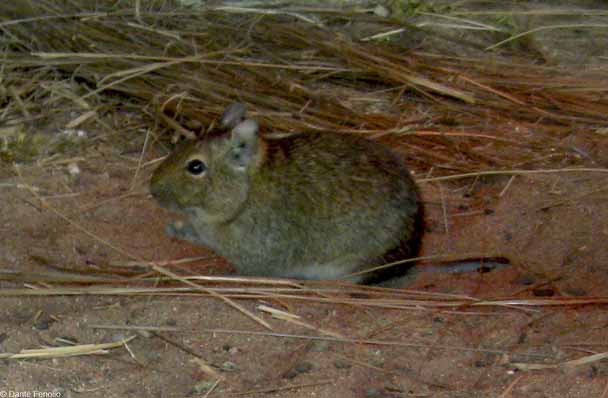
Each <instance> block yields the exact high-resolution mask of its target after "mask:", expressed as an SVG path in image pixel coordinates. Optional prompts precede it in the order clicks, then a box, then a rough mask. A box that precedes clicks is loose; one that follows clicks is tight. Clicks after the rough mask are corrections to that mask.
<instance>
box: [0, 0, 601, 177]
mask: <svg viewBox="0 0 608 398" xmlns="http://www.w3.org/2000/svg"><path fill="white" fill-rule="evenodd" d="M85 3H86V2H78V1H70V2H65V4H63V5H62V6H57V5H55V2H53V1H49V0H42V1H38V2H36V3H30V2H25V1H16V2H4V3H3V4H2V5H0V15H7V16H11V18H10V20H5V21H4V22H2V23H0V29H1V30H2V32H4V34H5V36H6V37H8V38H10V45H8V46H6V47H5V48H4V52H3V54H2V56H3V58H4V71H5V73H7V74H8V76H12V77H13V79H14V80H11V79H9V80H8V81H7V85H10V86H13V87H14V88H15V95H14V97H15V98H18V99H22V100H23V101H22V102H23V103H24V104H22V105H19V103H18V101H16V102H15V104H14V105H13V106H12V108H11V109H7V110H6V112H9V113H8V114H11V115H13V117H14V119H19V118H22V119H28V120H29V119H31V118H32V117H33V116H31V115H29V113H31V112H29V109H28V105H27V102H28V101H27V100H28V99H31V98H32V97H36V96H39V95H40V93H39V90H40V87H37V84H36V83H37V80H36V79H39V80H40V81H43V80H45V79H58V78H65V77H69V78H70V79H72V80H76V81H78V82H81V89H82V88H84V89H85V92H83V93H79V95H77V96H74V97H73V98H71V101H73V102H74V103H79V104H81V106H83V107H86V106H87V105H86V104H88V102H89V101H90V100H91V99H92V98H93V97H97V96H100V95H103V96H106V97H107V96H110V98H111V96H112V95H113V93H120V94H121V95H122V97H121V98H120V100H121V103H122V104H123V106H124V104H125V103H132V104H133V105H134V106H135V107H136V108H137V107H139V109H140V110H141V111H143V112H145V113H147V114H148V115H149V116H150V117H152V118H154V119H155V120H156V121H157V122H158V123H160V124H162V125H165V126H167V127H169V128H171V130H174V129H178V130H181V131H184V132H187V131H188V130H200V126H207V125H209V124H210V123H211V122H212V121H213V120H214V119H215V118H216V117H217V116H218V115H219V114H220V112H221V111H222V109H223V108H224V107H225V105H226V104H228V103H230V102H233V101H235V100H239V101H243V102H245V103H247V104H248V106H249V107H250V108H251V109H252V114H253V115H254V116H255V117H257V118H258V119H261V120H262V124H263V125H264V126H266V127H267V128H268V129H272V130H274V131H291V130H305V129H317V130H326V129H330V130H338V131H342V132H348V133H356V134H368V135H370V136H375V137H376V136H378V137H379V136H382V137H384V139H386V140H389V141H391V142H392V143H393V144H394V145H395V146H398V147H400V148H402V149H403V150H404V151H406V152H407V155H408V157H409V161H410V163H413V165H415V166H417V167H418V168H422V169H429V168H433V170H432V171H433V174H436V175H446V174H451V173H453V172H472V171H478V170H480V169H481V170H488V169H492V170H495V169H509V168H515V167H516V166H518V165H522V164H525V165H527V166H529V167H531V168H536V167H541V166H546V165H547V164H548V162H561V163H562V164H564V163H565V164H568V165H581V164H585V163H588V159H585V157H584V156H581V155H580V154H578V153H576V151H574V150H573V149H572V148H571V146H569V145H567V143H566V139H567V137H569V136H571V135H572V134H576V133H581V132H583V133H584V132H586V133H588V134H592V133H593V131H595V130H597V129H598V128H599V127H600V126H602V125H604V124H605V115H606V114H608V99H607V97H606V95H605V93H606V91H607V90H608V83H607V82H606V79H605V78H604V77H603V76H604V75H603V74H602V73H599V72H595V73H592V72H589V73H587V74H582V73H581V74H580V75H578V76H577V75H573V74H571V73H568V74H567V73H564V71H563V70H561V69H560V68H557V67H547V66H539V65H535V64H533V63H531V62H528V61H524V60H518V59H513V58H506V57H502V56H501V55H500V54H494V55H492V56H487V55H482V54H480V56H479V57H478V58H475V59H472V58H461V57H456V56H449V55H446V54H433V53H431V52H428V51H422V50H421V51H415V50H410V49H406V48H403V47H402V46H400V45H398V44H390V43H389V44H378V43H364V42H357V41H354V40H352V39H349V38H348V37H347V36H346V35H344V34H342V33H340V32H338V31H336V30H332V29H331V28H329V27H328V26H330V23H332V22H333V23H334V25H338V24H339V23H344V21H346V20H348V21H350V22H352V23H353V24H355V23H367V24H377V25H378V26H379V27H383V28H384V29H386V28H387V27H390V25H391V22H390V21H388V20H386V19H380V18H377V17H375V16H373V15H370V14H366V13H361V12H359V13H352V14H349V15H345V14H341V15H340V14H337V13H334V14H332V13H328V12H327V11H326V12H325V14H321V15H324V16H325V18H326V19H325V20H324V23H315V21H319V18H318V17H315V18H312V19H311V18H306V17H304V15H310V14H302V13H297V12H295V11H293V12H287V11H286V12H277V11H276V10H275V11H273V12H263V11H261V10H252V9H238V10H233V9H229V8H226V7H223V8H222V7H217V8H206V9H203V10H201V11H200V12H192V11H185V10H183V9H182V10H180V9H178V8H176V7H175V6H172V5H171V3H170V2H159V1H155V2H147V3H146V7H145V9H143V8H141V9H140V8H136V7H134V4H131V6H127V4H128V3H130V2H121V3H120V4H121V8H112V7H111V6H110V5H109V4H110V3H109V2H108V3H104V2H98V3H100V5H98V8H97V9H96V10H94V11H92V10H91V9H90V8H87V7H85V6H84V5H83V4H85ZM104 4H106V5H105V6H104ZM328 15H329V16H328ZM24 71H27V75H28V76H31V77H32V79H31V80H27V81H23V80H21V79H19V78H18V76H19V74H23V73H24ZM58 71H59V72H60V74H57V72H58ZM11 111H12V112H11ZM17 115H19V116H17ZM28 115H29V116H28ZM14 122H16V120H15V121H14Z"/></svg>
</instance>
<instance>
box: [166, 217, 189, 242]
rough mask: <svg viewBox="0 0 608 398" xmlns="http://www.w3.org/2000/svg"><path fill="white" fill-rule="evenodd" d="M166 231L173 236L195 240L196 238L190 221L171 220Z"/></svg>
mask: <svg viewBox="0 0 608 398" xmlns="http://www.w3.org/2000/svg"><path fill="white" fill-rule="evenodd" d="M165 232H166V233H167V235H169V236H170V237H172V238H178V239H183V240H189V241H193V240H196V233H195V232H194V228H192V226H191V225H190V224H189V223H184V222H183V221H179V220H178V221H171V222H170V223H168V224H167V226H166V227H165Z"/></svg>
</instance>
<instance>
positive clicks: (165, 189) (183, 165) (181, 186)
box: [150, 119, 263, 222]
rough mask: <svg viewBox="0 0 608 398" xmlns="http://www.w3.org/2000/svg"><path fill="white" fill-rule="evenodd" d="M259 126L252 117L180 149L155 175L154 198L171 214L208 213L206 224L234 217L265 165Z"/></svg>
mask: <svg viewBox="0 0 608 398" xmlns="http://www.w3.org/2000/svg"><path fill="white" fill-rule="evenodd" d="M258 130H259V128H258V124H257V123H256V122H255V121H253V120H250V119H247V120H244V121H242V122H240V123H239V124H237V125H236V126H234V128H233V129H232V131H231V132H230V133H224V134H221V135H210V136H208V137H203V138H202V139H200V140H197V141H192V142H188V143H185V144H183V145H182V146H180V147H178V148H177V149H176V150H175V151H174V152H173V153H172V154H171V155H169V157H168V158H167V159H165V161H164V162H163V163H161V165H160V166H159V167H158V168H157V169H156V170H155V171H154V174H153V175H152V180H151V183H150V191H151V193H152V196H154V198H155V199H156V200H157V201H158V202H159V203H160V205H161V206H163V207H166V208H168V209H170V210H174V211H181V212H189V211H190V210H193V209H196V210H198V211H197V214H204V215H205V217H206V218H207V219H206V220H201V221H205V222H225V221H228V220H230V219H231V218H233V217H235V216H236V215H237V214H238V211H239V210H240V209H241V208H242V206H243V204H244V203H245V201H246V200H247V194H248V192H249V182H250V178H249V176H250V175H251V174H252V173H254V172H255V171H256V169H257V167H258V165H259V164H260V163H261V158H262V155H263V154H262V152H263V151H262V148H263V145H262V144H261V142H260V138H259V137H258Z"/></svg>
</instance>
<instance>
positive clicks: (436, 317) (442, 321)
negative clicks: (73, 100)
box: [0, 2, 608, 398]
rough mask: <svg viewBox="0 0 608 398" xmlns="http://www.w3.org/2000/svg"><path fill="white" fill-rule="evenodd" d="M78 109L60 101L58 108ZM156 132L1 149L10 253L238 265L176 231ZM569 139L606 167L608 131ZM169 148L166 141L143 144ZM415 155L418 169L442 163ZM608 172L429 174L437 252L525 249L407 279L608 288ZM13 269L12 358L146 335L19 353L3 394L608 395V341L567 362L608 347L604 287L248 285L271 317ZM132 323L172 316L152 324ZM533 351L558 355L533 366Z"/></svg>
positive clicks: (253, 304)
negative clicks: (365, 291)
mask: <svg viewBox="0 0 608 398" xmlns="http://www.w3.org/2000/svg"><path fill="white" fill-rule="evenodd" d="M593 3H594V4H593V5H591V6H597V4H601V3H602V2H593ZM596 3H597V4H596ZM557 22H559V21H557ZM557 22H556V23H557ZM594 22H595V21H594ZM575 33H576V32H575ZM543 34H544V33H543ZM559 34H561V32H560V33H559ZM581 36H584V34H582V33H580V32H579V33H576V38H577V40H582V41H584V42H585V43H588V44H589V46H591V47H593V46H595V45H596V44H597V41H594V40H591V41H590V40H588V39H589V38H588V37H587V36H585V37H582V38H581ZM570 37H572V36H570ZM558 39H559V37H558V38H556V37H554V36H550V37H545V36H539V37H538V40H540V41H541V42H540V44H539V43H536V44H535V45H536V46H537V47H538V48H541V50H542V51H544V50H543V49H544V48H545V47H546V46H552V45H553V44H554V41H555V40H558ZM601 43H605V42H604V41H601ZM575 47H576V46H575ZM591 47H590V48H591ZM577 48H578V49H581V48H582V46H581V47H580V48H579V47H577ZM594 48H595V47H593V48H591V50H589V51H594ZM598 48H600V49H601V51H605V49H606V47H605V46H598ZM547 54H548V53H547ZM551 54H553V53H551ZM601 54H604V53H603V52H602V53H601ZM601 54H600V55H601ZM553 55H555V54H553ZM579 55H580V54H578V53H576V51H574V52H573V53H568V55H567V56H563V57H561V58H560V59H566V60H567V62H573V61H568V57H569V56H572V59H573V60H579V61H580V60H581V59H582V57H581V56H579ZM549 58H550V57H549ZM599 58H601V57H599ZM599 58H595V59H596V60H597V59H599ZM128 116H129V115H128V114H121V115H120V117H117V118H116V120H115V121H114V122H115V123H116V124H117V131H118V132H120V128H121V126H125V125H131V124H130V123H129V122H127V121H125V120H122V119H121V118H127V117H128ZM70 119H73V116H69V117H62V116H61V115H58V119H57V121H56V126H62V124H63V123H65V120H70ZM121 120H122V122H121ZM108 123H109V124H112V123H110V122H108ZM121 123H123V124H121ZM47 127H48V126H47ZM41 128H42V127H41ZM119 136H120V134H119V133H117V136H116V137H119ZM143 136H144V135H143V134H141V132H135V134H129V135H128V136H127V137H124V136H123V137H122V138H121V139H125V138H126V139H127V141H128V142H127V144H125V143H124V142H123V141H121V139H117V138H116V137H114V136H107V135H104V133H102V129H100V128H95V127H90V129H89V139H90V141H91V144H89V145H87V146H86V149H83V150H82V151H80V152H78V153H77V154H75V155H74V156H77V157H78V159H76V160H73V161H64V160H65V159H64V158H59V159H52V160H51V161H44V162H43V161H38V162H33V163H28V164H25V165H22V166H20V167H19V170H18V172H17V170H16V169H15V168H14V167H13V166H12V165H11V164H9V163H0V204H1V205H0V242H1V243H0V268H1V269H2V270H13V271H21V272H30V273H43V272H50V271H55V270H57V269H64V270H71V271H78V272H82V273H87V274H93V275H108V276H117V275H120V273H123V274H125V275H127V274H129V273H130V272H133V271H137V272H139V273H140V274H141V273H142V272H143V271H142V270H141V268H129V267H127V266H126V265H125V264H126V262H127V261H129V258H127V256H125V255H124V253H128V254H129V255H130V256H134V257H138V258H143V259H146V260H155V261H169V260H176V259H183V258H190V257H196V256H205V257H207V258H205V259H203V260H199V261H195V262H189V263H184V264H179V265H172V266H170V267H169V269H171V270H172V271H174V272H176V273H179V274H196V275H221V274H226V273H230V272H231V268H230V265H229V264H227V263H226V262H225V261H223V260H222V259H220V258H217V257H214V255H213V253H210V252H209V251H207V250H205V249H204V248H201V247H196V246H193V245H190V244H188V243H185V242H180V241H176V240H172V239H170V238H168V237H167V236H166V235H165V234H164V224H165V223H166V222H167V221H168V220H169V219H170V218H171V215H170V214H168V213H167V212H165V211H164V210H162V209H160V208H159V207H158V206H157V205H156V204H155V203H154V202H153V201H152V199H151V198H150V197H149V195H148V192H147V180H148V178H149V175H150V173H151V171H152V169H153V167H154V165H150V166H147V167H145V168H144V169H142V170H141V171H140V172H139V173H136V170H137V164H138V159H139V158H138V156H139V151H140V150H141V147H142V144H143ZM570 139H571V140H572V147H573V148H574V149H576V151H577V153H584V154H586V156H588V157H589V165H590V167H594V168H598V169H600V168H604V169H605V168H606V167H608V161H607V160H606V159H608V142H607V141H606V137H605V136H599V135H597V134H593V133H591V132H590V133H589V134H588V135H584V136H583V135H581V136H576V137H570ZM162 154H163V151H162V150H161V149H160V148H159V147H158V145H153V146H152V147H151V148H150V150H149V151H148V152H147V153H146V156H145V157H146V159H145V160H153V159H158V158H159V157H160V156H161V155H162ZM573 154H574V155H575V154H576V153H575V151H574V150H573ZM404 156H406V154H404ZM70 163H76V164H78V166H79V168H80V172H79V173H78V174H77V175H76V176H74V175H71V174H70V173H69V164H70ZM562 166H563V165H561V164H554V165H552V167H554V168H556V169H557V168H561V167H562ZM415 171H416V172H417V173H416V175H419V176H422V175H424V174H425V172H426V170H415ZM607 186H608V173H606V172H559V173H539V174H530V175H518V176H514V177H513V178H511V176H490V177H484V178H481V179H476V180H474V179H468V180H458V181H455V182H450V183H442V184H438V183H427V184H423V185H422V190H423V193H424V200H425V206H426V210H427V216H428V220H427V233H426V236H425V238H424V253H423V254H425V255H431V254H445V253H470V252H483V253H500V254H503V255H505V256H507V257H509V258H510V260H511V262H512V266H510V267H508V268H505V269H501V270H496V271H492V272H488V273H469V274H459V275H451V274H436V273H421V274H419V275H418V276H417V278H416V279H415V280H414V281H412V282H411V283H410V284H409V285H408V286H406V288H407V289H411V290H412V291H416V292H421V293H423V294H425V295H424V296H423V297H429V296H428V294H430V293H440V294H443V295H449V296H442V297H452V298H453V297H459V296H467V297H473V298H477V299H480V300H498V299H502V298H509V299H520V300H526V299H529V300H531V301H532V302H534V303H539V300H541V299H543V298H550V299H555V298H564V299H570V298H579V299H583V298H589V299H592V298H594V297H608V288H607V286H608V244H607V242H608V222H607V220H608V205H607V203H608V202H607V200H608V196H607V195H608V194H607V190H606V187H607ZM31 189H34V190H35V191H34V192H32V190H31ZM41 198H43V199H44V200H41ZM59 214H61V215H62V216H63V217H65V218H63V217H62V216H60V215H59ZM117 249H119V250H117ZM111 264H114V266H111ZM149 275H153V273H150V274H149ZM2 278H3V279H2V280H0V293H2V294H4V296H2V297H1V298H0V303H1V306H0V358H1V356H2V355H3V353H18V352H20V351H21V350H24V349H34V348H41V347H56V346H64V345H66V344H69V343H71V344H100V343H111V342H117V341H121V340H122V339H125V338H127V337H130V336H135V337H134V339H133V340H131V341H129V342H128V344H126V345H122V346H119V347H117V348H112V349H108V350H107V351H106V352H103V353H99V355H83V356H76V357H68V358H52V359H29V360H16V359H3V360H2V361H0V398H2V397H5V396H11V395H8V394H9V393H12V394H13V395H12V396H14V397H16V396H27V395H17V394H27V393H30V394H34V391H38V392H42V393H47V394H49V395H47V396H54V397H59V396H61V397H84V396H86V397H91V398H95V397H104V398H114V397H125V396H133V397H169V398H172V397H186V396H191V397H204V396H212V397H228V396H247V397H248V396H266V397H273V398H275V397H277V398H278V397H286V398H296V397H319V398H323V397H332V398H333V397H340V398H341V397H366V398H376V397H395V398H402V397H527V398H530V397H531V398H540V397H568V398H570V397H572V398H575V397H581V398H582V397H584V398H587V397H598V398H600V397H602V398H603V397H608V366H607V362H606V360H605V359H603V358H602V357H591V358H590V360H589V362H587V363H570V364H568V363H567V361H571V360H575V359H580V358H585V357H588V356H590V355H593V354H600V353H605V352H607V351H608V327H607V326H608V316H607V315H606V306H605V305H602V304H598V303H592V304H587V305H555V306H538V305H536V306H522V305H517V306H487V307H481V306H480V307H471V306H459V307H453V308H446V307H442V308H432V307H430V306H428V305H424V304H421V305H419V306H416V305H411V306H409V307H408V308H400V309H389V308H378V307H369V306H368V307H365V306H362V305H349V304H335V303H321V302H319V301H304V300H299V301H296V300H291V299H251V298H247V299H240V300H238V303H239V304H240V305H242V306H243V307H245V308H246V309H248V310H249V311H251V312H253V313H255V314H256V315H258V316H259V317H261V318H262V319H264V320H265V321H266V322H268V323H269V324H270V325H271V326H272V328H273V331H272V334H271V333H270V332H269V331H268V330H266V329H264V328H263V327H262V326H261V325H259V324H258V323H255V322H254V321H252V320H251V319H249V318H247V317H246V316H244V315H243V314H241V313H240V312H238V311H236V310H235V309H233V308H231V307H230V306H228V305H227V304H226V303H224V302H221V301H219V300H217V299H214V298H209V297H205V296H195V295H189V296H186V295H160V294H156V295H141V296H136V295H132V294H131V295H100V294H93V295H84V294H81V295H73V296H68V295H60V296H35V295H31V294H30V295H23V294H22V295H15V296H7V295H6V294H7V292H9V289H15V288H26V289H27V290H29V291H32V290H34V289H37V288H41V287H48V286H51V287H52V286H54V283H53V282H47V283H24V282H23V281H19V280H17V281H6V280H4V279H7V277H6V274H3V275H2ZM30 279H31V278H30ZM127 286H129V287H134V286H136V284H135V283H133V284H129V285H127ZM412 294H413V293H412ZM336 295H337V296H340V297H346V298H348V297H349V295H348V294H346V293H344V294H342V295H340V293H337V294H336ZM407 297H413V296H407ZM558 303H559V302H558ZM562 303H563V302H562ZM260 305H267V306H271V307H274V308H277V309H281V310H284V311H288V312H290V313H292V314H296V315H298V316H300V317H301V318H300V320H301V321H302V322H303V323H305V324H306V325H309V326H312V327H313V328H312V329H311V328H309V327H305V326H302V325H298V324H296V323H293V322H287V321H284V320H279V319H274V318H272V317H270V316H269V315H268V314H267V313H264V312H262V311H260V310H259V308H258V307H259V306H260ZM101 326H106V327H107V326H114V327H119V328H118V329H112V328H102V327H101ZM120 327H122V328H120ZM127 327H134V328H138V327H139V328H142V327H155V328H161V329H159V330H160V331H157V332H156V333H149V332H148V333H142V332H137V331H136V330H127V329H126V328H127ZM320 329H323V330H324V331H326V332H328V333H329V334H327V333H326V334H323V333H321V332H320ZM331 335H334V336H340V337H331ZM328 336H329V337H328ZM363 340H365V341H366V342H363ZM201 363H207V364H209V365H210V366H211V367H212V369H213V370H214V372H215V373H210V372H209V371H207V370H205V367H204V366H202V365H201ZM564 363H566V365H563V364H564ZM518 364H529V365H549V366H548V367H547V368H544V369H536V370H518V367H522V366H519V365H518ZM560 364H562V366H554V367H551V365H560ZM3 393H6V395H2V394H3ZM30 396H35V395H30Z"/></svg>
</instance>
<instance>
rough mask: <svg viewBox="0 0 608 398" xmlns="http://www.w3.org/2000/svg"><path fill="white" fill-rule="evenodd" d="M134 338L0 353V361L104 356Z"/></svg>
mask: <svg viewBox="0 0 608 398" xmlns="http://www.w3.org/2000/svg"><path fill="white" fill-rule="evenodd" d="M134 338H135V336H131V337H128V338H126V339H123V340H121V341H117V342H114V343H103V344H79V345H74V346H69V347H49V348H36V349H29V350H21V351H20V352H19V353H16V354H11V353H1V354H0V359H26V358H36V359H49V358H65V357H74V356H79V355H99V354H106V353H107V352H108V351H107V350H109V349H112V348H118V347H122V346H124V345H125V344H127V343H128V342H129V341H131V340H133V339H134Z"/></svg>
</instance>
